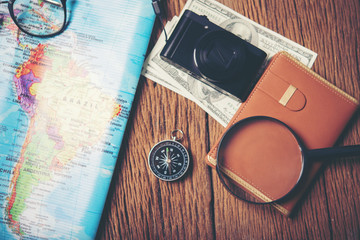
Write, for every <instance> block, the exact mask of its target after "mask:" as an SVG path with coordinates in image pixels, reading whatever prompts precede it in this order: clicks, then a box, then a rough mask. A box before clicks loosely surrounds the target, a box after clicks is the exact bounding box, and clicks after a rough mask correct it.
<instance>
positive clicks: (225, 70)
mask: <svg viewBox="0 0 360 240" xmlns="http://www.w3.org/2000/svg"><path fill="white" fill-rule="evenodd" d="M160 56H161V58H162V59H163V60H164V61H166V62H168V63H170V64H172V65H174V66H176V67H178V68H180V69H182V70H183V71H185V72H187V73H188V74H190V75H191V76H193V77H195V78H196V79H199V80H201V81H203V82H204V83H206V84H208V85H210V86H212V87H214V88H216V89H217V90H219V91H221V92H223V93H226V94H228V95H229V93H230V96H231V95H233V96H235V97H237V98H239V99H240V100H242V101H245V100H246V98H247V97H248V95H249V94H250V92H251V90H252V88H253V87H254V85H255V84H256V80H257V78H256V76H257V73H258V71H259V69H260V67H261V65H262V63H263V62H264V60H265V58H266V53H265V52H264V51H262V50H260V49H259V48H257V47H255V46H253V45H251V44H250V43H248V42H246V41H245V40H243V39H241V38H239V37H238V36H236V35H234V34H232V33H230V32H228V31H226V30H224V29H223V28H221V27H219V26H217V25H215V24H214V23H212V22H210V21H209V20H208V19H207V17H206V16H199V15H197V14H196V13H194V12H192V11H189V10H186V11H185V12H184V14H183V16H182V17H181V19H180V20H179V22H178V24H177V26H176V27H175V29H174V31H173V33H172V34H171V36H170V38H169V40H168V41H167V43H166V45H165V47H164V49H163V50H162V51H161V53H160Z"/></svg>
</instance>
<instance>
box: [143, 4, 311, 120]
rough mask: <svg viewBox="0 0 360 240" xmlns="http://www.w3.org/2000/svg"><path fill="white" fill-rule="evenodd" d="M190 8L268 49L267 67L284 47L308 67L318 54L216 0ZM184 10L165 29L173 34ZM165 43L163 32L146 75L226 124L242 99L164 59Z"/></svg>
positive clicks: (284, 49) (189, 6)
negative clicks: (229, 94) (222, 91)
mask: <svg viewBox="0 0 360 240" xmlns="http://www.w3.org/2000/svg"><path fill="white" fill-rule="evenodd" d="M186 9H188V10H191V11H193V12H195V13H197V14H198V15H206V16H207V18H208V19H209V20H210V21H211V22H213V23H215V24H217V25H219V26H220V27H222V28H224V29H226V30H228V31H230V32H232V33H233V34H235V35H237V36H239V37H241V38H242V39H244V40H246V41H248V42H250V43H251V44H252V45H254V46H256V47H258V48H260V49H262V50H263V51H265V52H266V53H267V55H268V57H267V60H266V61H265V63H264V65H263V69H264V68H265V67H266V64H267V62H268V61H269V59H271V57H272V56H273V55H274V54H276V53H277V52H280V51H287V52H288V53H290V54H291V55H292V56H293V57H295V58H296V59H298V60H299V61H300V62H302V63H303V64H305V65H306V66H308V67H311V66H312V65H313V63H314V61H315V59H316V57H317V54H316V53H315V52H313V51H311V50H309V49H306V48H304V47H303V46H301V45H299V44H297V43H295V42H293V41H291V40H289V39H287V38H285V37H284V36H281V35H280V34H278V33H275V32H273V31H272V30H270V29H267V28H265V27H263V26H261V25H259V24H257V23H255V22H253V21H252V20H250V19H248V18H246V17H244V16H242V15H241V14H239V13H237V12H235V11H234V10H232V9H230V8H228V7H226V6H224V5H222V4H220V3H218V2H216V1H214V0H188V2H187V3H186V5H185V7H184V9H183V11H182V13H183V12H184V11H185V10H186ZM182 13H181V14H180V16H179V17H178V16H175V17H174V18H173V19H172V20H171V21H169V22H167V24H166V25H165V31H166V32H167V34H168V35H171V32H172V31H173V29H174V28H175V26H176V24H177V22H178V20H179V18H180V17H181V15H182ZM165 44H166V39H165V34H164V32H163V33H162V34H161V35H160V37H159V39H158V41H157V43H156V44H155V46H154V48H153V49H152V51H151V53H150V54H149V56H148V57H147V59H146V61H145V63H144V67H143V71H142V75H144V76H145V77H146V78H148V79H151V80H153V81H155V82H157V83H159V84H161V85H163V86H165V87H167V88H169V89H170V90H172V91H175V92H176V93H178V94H181V95H182V96H184V97H186V98H188V99H190V100H192V101H194V102H195V103H196V104H197V105H199V106H200V107H201V108H202V109H203V110H204V111H206V112H207V113H208V114H209V115H210V116H211V117H213V118H214V119H215V120H216V121H218V122H219V123H220V124H222V125H223V126H226V125H227V124H228V123H229V121H230V119H231V118H232V116H233V115H234V114H235V112H236V110H237V109H238V108H239V106H240V104H241V101H240V100H236V99H234V98H231V97H229V96H227V95H225V94H223V93H221V92H219V91H217V90H216V89H214V88H212V87H210V86H208V85H206V84H205V83H203V82H201V81H199V80H197V79H195V78H193V77H191V76H190V75H188V74H187V73H185V72H183V71H182V70H180V69H178V68H176V67H174V66H173V65H171V64H169V63H166V62H165V61H163V60H162V59H161V58H160V52H161V50H162V49H163V47H164V46H165ZM260 71H261V70H260Z"/></svg>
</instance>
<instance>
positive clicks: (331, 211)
mask: <svg viewBox="0 0 360 240" xmlns="http://www.w3.org/2000/svg"><path fill="white" fill-rule="evenodd" d="M220 2H221V3H223V4H225V5H227V6H229V7H230V8H232V9H234V10H236V11H238V12H239V13H241V14H243V15H245V16H247V17H249V18H250V19H252V20H254V21H256V22H258V23H260V24H261V25H263V26H265V27H268V28H270V29H272V30H274V31H276V32H278V33H280V34H282V35H284V36H285V37H287V38H289V39H291V40H294V41H296V42H298V43H300V44H301V45H304V46H305V47H307V48H310V49H311V50H313V51H315V52H317V53H318V54H319V55H318V58H317V60H316V61H315V64H314V67H313V69H314V70H315V71H316V72H317V73H319V74H320V75H321V76H323V77H324V78H326V79H328V80H329V81H330V82H332V83H334V84H335V85H336V86H338V87H340V88H341V89H343V90H345V91H346V92H348V93H349V94H351V95H353V96H355V97H356V98H358V99H359V98H360V90H359V84H360V64H359V63H360V47H359V43H360V15H359V12H360V6H359V4H360V3H359V1H357V0H343V1H336V0H319V1H315V0H293V1H287V0H242V1H240V0H221V1H220ZM165 3H166V7H167V9H168V10H167V19H168V20H170V19H171V18H172V17H173V16H174V15H178V14H179V13H180V12H181V10H182V8H183V7H184V5H185V3H186V1H185V0H171V1H165ZM159 26H160V25H159V24H157V25H156V30H155V31H154V35H153V37H152V44H151V45H153V44H154V43H155V42H156V39H157V37H158V35H159ZM175 128H180V129H182V130H183V131H184V132H185V134H186V136H185V139H184V141H183V144H184V146H185V147H187V148H188V150H189V153H190V154H191V156H192V164H191V166H190V171H189V173H188V174H187V175H186V176H185V178H183V179H182V180H180V181H177V182H173V183H167V182H162V181H160V180H158V179H156V178H155V177H154V176H153V175H152V174H151V172H150V170H149V168H148V166H147V157H148V152H149V151H150V149H151V147H152V146H153V145H154V144H155V143H157V142H158V141H161V140H164V139H168V138H169V134H170V132H171V131H172V130H173V129H175ZM223 129H224V128H223V127H222V126H221V125H220V124H219V123H217V122H216V121H215V120H214V119H212V118H211V117H209V116H208V115H207V114H206V113H205V112H204V111H203V110H201V109H200V108H199V107H198V106H197V105H196V104H194V103H193V102H191V101H189V100H187V99H185V98H183V97H181V96H179V95H177V94H175V93H173V92H171V91H170V90H168V89H166V88H164V87H162V86H160V85H157V84H156V83H153V82H152V81H150V80H145V79H141V80H140V83H139V88H138V91H137V94H136V97H135V102H134V105H133V110H132V115H131V117H130V120H129V124H128V126H127V132H126V134H125V137H124V142H123V145H122V148H121V152H120V155H119V160H118V161H119V163H118V165H117V168H116V171H115V173H114V178H113V181H112V184H111V187H110V192H109V197H108V201H107V204H106V208H105V210H104V215H103V218H102V221H101V224H100V227H99V231H98V236H97V238H98V239H119V238H125V239H128V238H130V239H214V238H219V239H359V238H360V217H359V216H360V201H359V200H360V188H359V185H360V164H359V162H358V161H357V160H359V158H354V159H351V160H348V161H344V162H336V163H335V162H332V163H330V164H329V165H328V166H327V167H326V168H325V170H324V171H323V172H321V173H320V174H319V176H318V177H317V179H316V180H315V182H314V184H313V186H312V187H311V189H310V191H309V193H308V194H307V195H306V196H305V197H304V199H303V201H302V204H301V205H300V207H299V209H298V210H297V212H296V214H295V216H294V217H293V218H286V217H285V216H283V215H282V214H280V213H279V212H278V211H277V210H275V209H273V208H271V207H268V206H265V207H264V206H254V205H250V204H247V203H244V202H241V201H240V200H237V199H235V198H234V197H233V196H232V195H230V194H229V193H228V192H227V191H226V190H225V189H224V188H223V186H222V185H221V183H220V181H219V180H218V177H217V176H216V172H215V171H214V170H211V169H210V168H209V167H207V166H206V164H205V162H204V156H205V155H206V153H207V152H208V151H209V148H210V147H211V146H212V145H213V144H214V143H215V142H216V140H217V138H218V137H219V136H220V135H221V132H222V131H223ZM359 133H360V114H359V113H358V114H357V115H356V116H355V117H354V118H353V120H352V121H351V122H350V124H349V126H348V127H347V129H346V130H345V132H344V134H343V136H342V137H341V139H340V140H339V144H360V137H359V135H360V134H359Z"/></svg>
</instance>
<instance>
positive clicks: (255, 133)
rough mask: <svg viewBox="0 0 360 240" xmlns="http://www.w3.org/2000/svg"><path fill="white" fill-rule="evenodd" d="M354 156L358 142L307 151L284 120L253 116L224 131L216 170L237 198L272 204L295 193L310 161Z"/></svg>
mask: <svg viewBox="0 0 360 240" xmlns="http://www.w3.org/2000/svg"><path fill="white" fill-rule="evenodd" d="M358 155H360V145H359V146H345V147H332V148H323V149H314V150H308V149H307V148H306V147H305V146H304V144H303V143H302V142H301V140H300V138H299V137H298V136H297V135H296V133H295V132H294V131H293V130H292V129H291V128H290V127H289V126H287V125H286V124H285V123H283V122H281V121H279V120H277V119H274V118H271V117H265V116H255V117H250V118H246V119H243V120H241V121H239V122H237V123H236V124H234V125H233V126H232V127H231V128H230V129H228V130H227V132H226V133H225V134H224V136H223V138H222V139H221V141H220V144H219V147H218V152H217V165H216V170H217V172H218V175H219V177H220V180H221V182H222V183H223V184H224V185H225V187H226V188H227V189H228V190H229V191H230V192H231V193H233V194H234V195H235V196H237V197H238V198H240V199H242V200H244V201H247V202H252V203H272V202H279V201H282V200H284V199H285V198H287V197H289V196H290V195H291V194H292V193H294V192H295V190H296V188H297V186H298V185H301V182H302V181H303V180H304V177H306V176H305V175H306V174H305V173H306V169H307V167H308V166H309V165H311V162H312V161H321V160H326V159H329V158H335V157H348V156H358Z"/></svg>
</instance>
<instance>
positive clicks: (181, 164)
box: [149, 140, 189, 181]
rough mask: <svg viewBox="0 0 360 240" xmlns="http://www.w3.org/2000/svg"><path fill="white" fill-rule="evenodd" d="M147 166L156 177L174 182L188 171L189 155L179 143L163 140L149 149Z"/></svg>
mask: <svg viewBox="0 0 360 240" xmlns="http://www.w3.org/2000/svg"><path fill="white" fill-rule="evenodd" d="M149 166H150V169H151V171H152V172H153V173H154V175H155V176H156V177H158V178H160V179H161V180H164V181H174V180H176V179H179V178H181V177H182V176H183V175H184V174H185V172H186V170H187V169H188V167H189V154H188V152H187V151H186V149H185V147H184V146H183V145H182V144H181V143H179V142H176V141H172V140H165V141H162V142H159V143H158V144H156V145H155V146H154V147H153V148H152V149H151V151H150V154H149Z"/></svg>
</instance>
